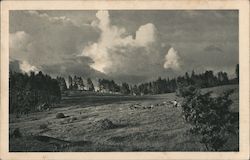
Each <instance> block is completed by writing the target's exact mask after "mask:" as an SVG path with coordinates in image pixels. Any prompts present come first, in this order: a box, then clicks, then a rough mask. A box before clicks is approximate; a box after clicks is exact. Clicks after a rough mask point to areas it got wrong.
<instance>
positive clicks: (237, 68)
mask: <svg viewBox="0 0 250 160" xmlns="http://www.w3.org/2000/svg"><path fill="white" fill-rule="evenodd" d="M235 74H236V78H237V80H238V81H239V64H237V65H236V68H235Z"/></svg>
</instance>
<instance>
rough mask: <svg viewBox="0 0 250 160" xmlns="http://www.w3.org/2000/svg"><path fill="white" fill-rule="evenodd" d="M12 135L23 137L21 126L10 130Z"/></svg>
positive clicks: (13, 136)
mask: <svg viewBox="0 0 250 160" xmlns="http://www.w3.org/2000/svg"><path fill="white" fill-rule="evenodd" d="M10 137H12V138H20V137H22V134H21V132H20V130H19V128H15V129H14V130H13V131H11V132H10Z"/></svg>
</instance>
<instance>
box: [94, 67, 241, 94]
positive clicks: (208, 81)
mask: <svg viewBox="0 0 250 160" xmlns="http://www.w3.org/2000/svg"><path fill="white" fill-rule="evenodd" d="M235 74H236V78H234V79H229V78H228V75H227V73H226V72H218V73H217V75H215V74H214V72H213V71H211V70H209V71H205V72H204V73H200V74H196V73H195V71H192V73H191V75H190V74H189V73H188V72H186V73H185V75H184V76H178V77H176V78H172V79H169V78H167V79H166V78H161V77H159V78H158V79H157V80H155V81H151V82H146V83H141V84H138V85H129V84H128V83H125V82H124V83H122V84H121V86H120V85H118V84H116V83H115V82H114V81H113V80H107V79H101V80H99V81H98V82H99V90H100V91H105V92H108V91H110V92H120V93H122V94H133V95H140V94H162V93H172V92H175V91H176V89H177V88H179V87H181V86H188V85H194V86H196V87H199V88H208V87H215V86H219V85H227V84H237V83H239V65H238V64H237V65H236V69H235Z"/></svg>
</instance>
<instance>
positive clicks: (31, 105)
mask: <svg viewBox="0 0 250 160" xmlns="http://www.w3.org/2000/svg"><path fill="white" fill-rule="evenodd" d="M60 99H61V90H60V87H59V84H58V81H57V80H56V79H52V78H51V77H50V76H49V75H45V74H43V73H42V72H41V71H40V72H39V73H37V74H35V73H34V72H31V73H30V75H28V74H27V73H17V72H12V71H10V73H9V112H10V113H26V114H27V113H28V112H32V111H35V110H37V107H38V106H39V105H41V104H43V103H46V104H52V103H57V102H59V101H60Z"/></svg>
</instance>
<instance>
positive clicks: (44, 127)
mask: <svg viewBox="0 0 250 160" xmlns="http://www.w3.org/2000/svg"><path fill="white" fill-rule="evenodd" d="M39 128H40V129H48V125H47V124H40V126H39Z"/></svg>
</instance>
